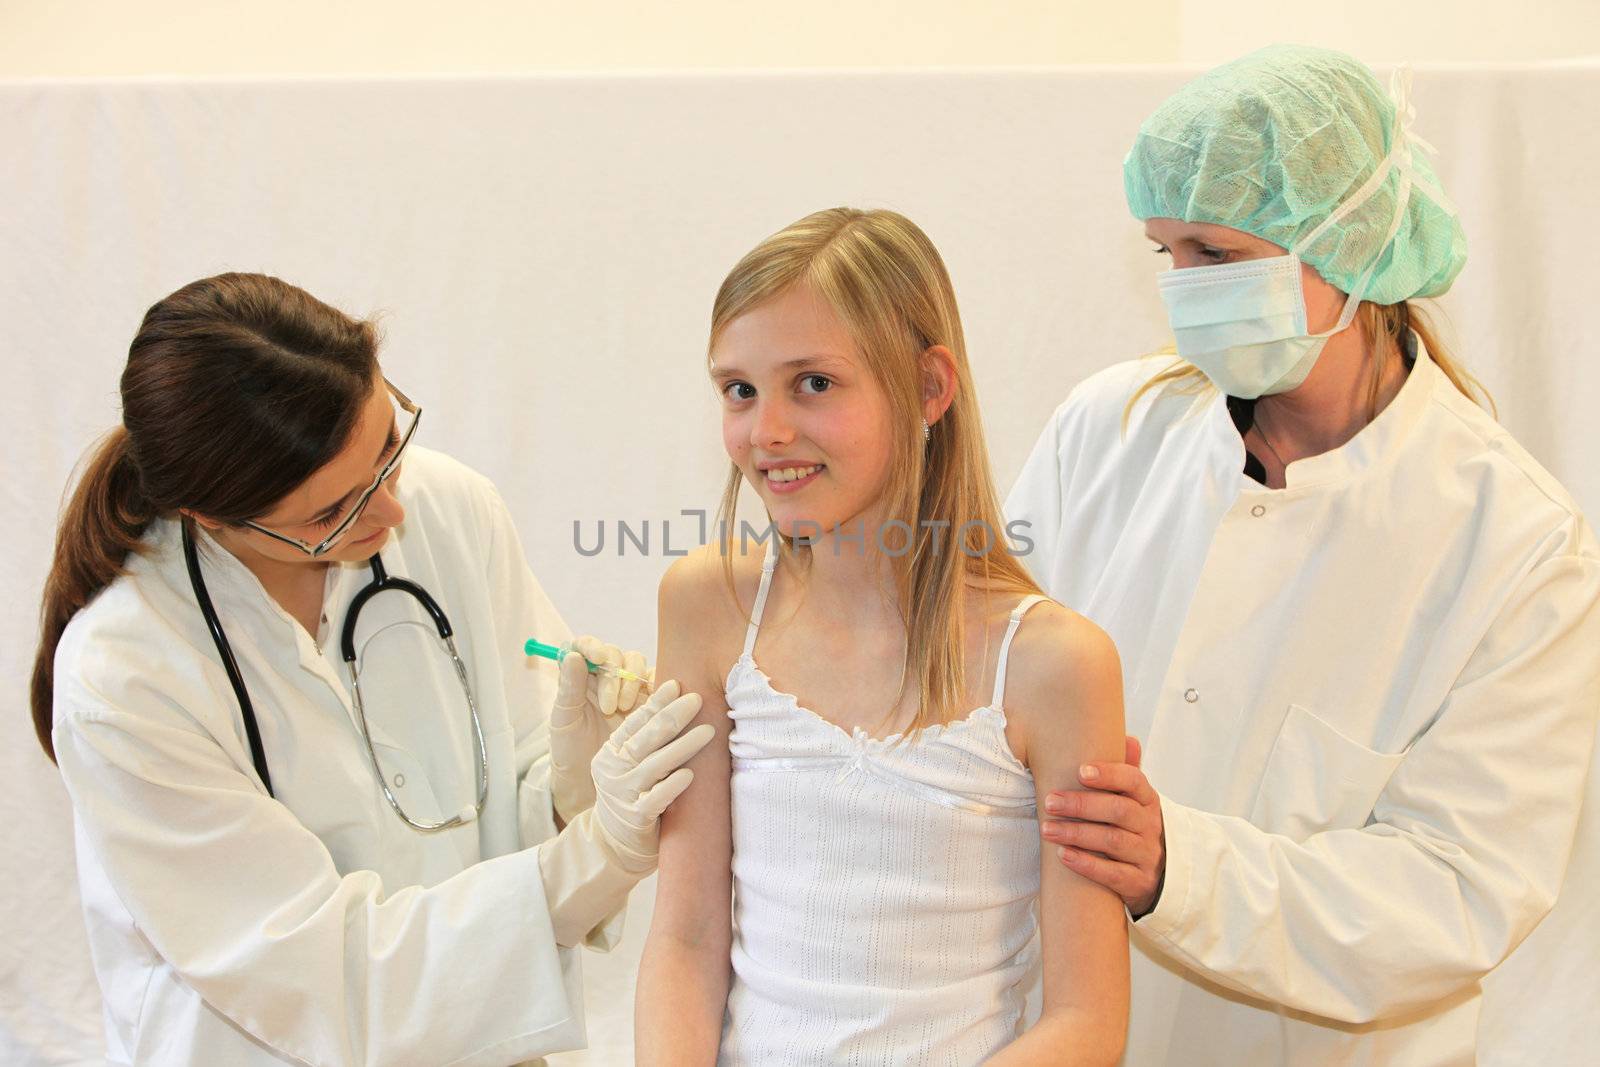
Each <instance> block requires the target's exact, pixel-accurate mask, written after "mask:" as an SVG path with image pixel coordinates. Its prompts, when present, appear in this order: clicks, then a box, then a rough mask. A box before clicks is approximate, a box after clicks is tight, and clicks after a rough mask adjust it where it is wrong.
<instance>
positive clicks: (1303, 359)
mask: <svg viewBox="0 0 1600 1067" xmlns="http://www.w3.org/2000/svg"><path fill="white" fill-rule="evenodd" d="M1390 91H1391V93H1392V94H1393V96H1394V98H1395V111H1396V115H1397V116H1399V117H1400V120H1399V121H1397V125H1396V128H1395V135H1394V143H1393V144H1392V145H1391V147H1390V150H1389V153H1388V155H1387V156H1385V157H1384V159H1383V160H1382V161H1381V162H1380V163H1379V164H1378V166H1377V168H1376V169H1375V170H1374V171H1373V172H1372V174H1371V175H1370V176H1369V177H1368V178H1367V180H1366V182H1365V183H1364V184H1363V185H1362V186H1361V187H1360V188H1358V189H1357V190H1356V191H1355V192H1354V193H1352V194H1350V196H1349V197H1348V198H1346V199H1345V201H1344V202H1343V203H1341V204H1340V205H1339V206H1338V207H1337V208H1335V209H1334V210H1333V212H1332V213H1330V214H1329V215H1328V217H1327V218H1325V219H1323V220H1322V223H1321V224H1320V225H1318V226H1317V227H1315V228H1314V229H1313V230H1312V231H1311V232H1310V233H1308V234H1306V235H1305V236H1304V237H1303V238H1301V239H1300V240H1299V241H1297V242H1295V244H1294V246H1293V247H1292V248H1290V249H1289V251H1288V253H1287V254H1286V255H1282V256H1271V257H1269V258H1266V259H1251V260H1246V261H1244V262H1242V263H1222V264H1218V265H1217V266H1214V267H1186V268H1184V269H1181V270H1169V271H1164V272H1162V274H1161V275H1160V276H1159V278H1158V285H1159V286H1160V289H1161V299H1162V301H1163V302H1164V303H1165V304H1166V305H1167V316H1168V318H1170V319H1171V321H1172V333H1173V337H1174V339H1175V340H1176V341H1177V343H1178V355H1180V356H1182V357H1183V358H1184V359H1186V360H1188V361H1189V362H1190V363H1192V364H1194V365H1195V366H1196V367H1198V368H1199V369H1200V370H1201V371H1203V372H1204V373H1205V376H1206V377H1207V378H1210V379H1211V381H1212V382H1213V383H1214V384H1215V385H1216V386H1217V388H1218V389H1221V390H1222V391H1223V392H1225V393H1227V394H1228V395H1229V396H1237V397H1241V398H1244V399H1247V400H1253V399H1255V398H1256V397H1260V396H1270V395H1271V394H1273V393H1286V392H1288V391H1289V390H1291V389H1294V388H1296V387H1297V386H1299V385H1300V383H1301V382H1304V381H1305V380H1306V376H1307V375H1308V374H1310V373H1311V368H1312V367H1313V366H1314V365H1315V364H1316V362H1317V357H1318V356H1319V355H1321V354H1322V349H1323V346H1324V345H1326V344H1327V343H1328V338H1330V337H1332V336H1333V335H1334V334H1337V333H1339V332H1340V331H1341V330H1344V329H1346V328H1348V327H1349V325H1350V324H1351V323H1352V322H1353V321H1355V317H1356V312H1357V311H1358V310H1359V309H1360V307H1361V298H1362V296H1363V294H1365V293H1366V291H1367V286H1368V284H1369V283H1370V282H1371V280H1372V275H1373V272H1374V271H1375V270H1377V267H1378V263H1379V261H1381V260H1382V259H1383V254H1384V252H1385V251H1387V250H1388V248H1389V245H1390V242H1392V241H1393V240H1394V237H1395V234H1396V233H1398V232H1399V230H1400V224H1401V222H1402V221H1404V219H1405V217H1406V208H1407V205H1408V204H1409V203H1410V201H1411V193H1412V188H1413V186H1414V185H1418V186H1419V187H1420V188H1421V189H1422V190H1423V192H1424V193H1426V194H1427V195H1428V196H1429V197H1430V198H1431V199H1433V200H1434V201H1436V202H1437V203H1438V204H1439V205H1440V207H1441V208H1442V209H1443V210H1444V211H1445V212H1446V213H1448V214H1451V215H1454V214H1455V207H1454V205H1452V204H1451V203H1450V202H1449V201H1448V200H1446V199H1445V197H1444V194H1443V193H1442V192H1440V191H1439V190H1438V187H1437V185H1436V184H1434V183H1433V182H1432V181H1431V180H1429V179H1426V178H1425V176H1422V175H1420V174H1419V173H1418V172H1417V171H1416V168H1415V166H1414V165H1413V162H1412V147H1413V146H1414V145H1415V146H1420V147H1422V148H1424V149H1427V150H1429V151H1431V150H1432V146H1431V145H1429V144H1428V143H1427V142H1426V141H1423V140H1422V139H1421V138H1419V137H1417V136H1416V135H1415V134H1413V133H1411V132H1410V120H1411V117H1412V111H1411V104H1410V75H1409V72H1396V78H1395V79H1394V80H1393V81H1392V83H1391V87H1390ZM1394 170H1398V171H1399V172H1400V181H1399V186H1398V189H1397V190H1396V193H1395V207H1394V216H1393V219H1392V221H1391V222H1390V224H1389V230H1388V232H1387V233H1386V234H1384V237H1383V240H1382V241H1380V242H1378V244H1377V246H1376V248H1377V251H1376V252H1375V253H1374V255H1373V258H1372V262H1371V263H1370V264H1368V266H1367V269H1366V270H1365V271H1363V272H1362V274H1361V275H1360V277H1358V278H1357V279H1356V281H1355V284H1354V285H1352V286H1351V287H1350V294H1349V295H1348V296H1346V297H1345V302H1344V310H1343V311H1341V312H1340V314H1339V321H1338V322H1337V323H1336V324H1335V325H1334V327H1333V328H1332V329H1331V330H1324V331H1323V332H1322V333H1315V334H1308V333H1306V300H1305V293H1304V292H1303V291H1302V288H1301V284H1300V279H1301V271H1300V262H1301V261H1300V253H1301V252H1303V251H1304V250H1305V249H1307V248H1310V247H1311V245H1312V243H1313V242H1314V241H1316V240H1317V238H1319V237H1321V236H1322V234H1323V233H1324V232H1325V231H1327V230H1329V229H1331V228H1332V227H1335V226H1337V225H1338V224H1339V223H1340V222H1341V221H1342V220H1343V219H1344V218H1345V216H1347V215H1349V214H1350V213H1351V212H1352V211H1354V210H1355V209H1356V208H1358V207H1360V206H1361V205H1362V204H1364V203H1365V202H1366V201H1367V200H1369V199H1371V198H1372V197H1373V196H1374V195H1375V194H1376V193H1377V192H1378V191H1379V190H1380V189H1381V188H1382V187H1383V185H1384V183H1385V182H1386V181H1387V179H1388V176H1389V174H1390V172H1391V171H1394Z"/></svg>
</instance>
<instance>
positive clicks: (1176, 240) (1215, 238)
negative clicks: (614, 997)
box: [1144, 218, 1344, 333]
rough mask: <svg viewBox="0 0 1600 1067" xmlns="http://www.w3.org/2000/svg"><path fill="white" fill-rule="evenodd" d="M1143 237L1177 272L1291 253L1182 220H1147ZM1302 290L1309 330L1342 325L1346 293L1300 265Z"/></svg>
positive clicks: (1250, 236)
mask: <svg viewBox="0 0 1600 1067" xmlns="http://www.w3.org/2000/svg"><path fill="white" fill-rule="evenodd" d="M1144 234H1145V236H1146V237H1148V238H1149V239H1150V240H1151V241H1154V242H1155V245H1156V247H1155V251H1156V252H1158V253H1161V254H1165V255H1170V256H1171V257H1172V266H1173V267H1174V268H1175V269H1177V270H1185V269H1187V268H1189V267H1213V266H1216V265H1217V264H1218V263H1244V262H1246V261H1248V260H1252V259H1266V258H1268V257H1271V256H1281V255H1286V254H1287V253H1288V249H1286V248H1283V247H1281V246H1279V245H1275V244H1273V243H1272V242H1271V241H1268V240H1266V239H1264V238H1261V237H1257V236H1256V235H1255V234H1253V233H1245V232H1244V231H1243V230H1236V229H1234V228H1233V227H1231V226H1219V225H1217V224H1215V223H1210V222H1183V221H1181V220H1179V219H1163V218H1153V219H1146V220H1145V224H1144ZM1300 289H1301V292H1303V293H1304V294H1305V298H1306V329H1307V331H1308V332H1310V333H1321V332H1322V331H1323V330H1327V329H1331V328H1332V327H1333V326H1334V324H1335V323H1337V322H1338V321H1339V313H1340V312H1341V311H1343V310H1344V293H1342V292H1340V291H1339V290H1338V289H1336V288H1334V287H1333V286H1332V285H1330V284H1328V282H1327V281H1325V280H1324V279H1323V277H1322V275H1320V274H1318V273H1317V272H1316V269H1315V268H1313V267H1312V266H1311V265H1310V264H1309V263H1304V262H1302V263H1301V264H1300Z"/></svg>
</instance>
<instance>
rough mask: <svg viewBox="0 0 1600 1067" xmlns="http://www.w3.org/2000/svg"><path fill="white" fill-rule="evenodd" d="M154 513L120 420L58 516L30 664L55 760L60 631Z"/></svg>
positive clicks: (38, 729)
mask: <svg viewBox="0 0 1600 1067" xmlns="http://www.w3.org/2000/svg"><path fill="white" fill-rule="evenodd" d="M151 518H152V516H151V514H150V505H149V502H148V501H147V500H146V499H145V497H144V490H143V488H142V487H141V486H140V485H139V473H138V471H136V470H134V469H133V464H132V463H131V462H130V460H129V457H128V431H127V430H125V429H124V428H122V427H121V426H118V427H117V428H116V429H115V430H112V431H111V432H110V433H109V434H107V435H106V437H105V439H104V440H102V441H101V442H100V446H99V448H97V449H96V450H95V452H94V455H93V456H92V457H91V458H90V460H89V465H88V468H87V469H86V470H85V471H84V474H83V478H82V480H80V481H79V482H78V487H77V488H76V489H75V490H74V491H73V493H72V499H71V500H70V501H69V502H68V503H67V507H66V510H65V511H64V512H63V513H62V515H61V527H60V529H59V530H58V531H57V533H56V553H55V562H54V563H53V564H51V567H50V576H49V577H48V578H46V579H45V583H44V606H43V609H42V611H41V612H40V615H41V619H40V626H39V629H40V637H39V655H38V658H36V659H35V660H34V662H33V688H32V697H33V729H34V733H36V734H38V736H39V744H41V745H43V746H44V750H45V752H47V753H49V754H50V757H51V758H52V759H54V758H55V749H54V747H53V746H52V745H51V744H50V717H51V715H50V697H51V694H52V693H53V692H54V689H55V650H56V645H57V644H58V643H59V642H60V640H61V632H62V631H63V630H65V629H66V628H67V623H68V622H70V621H71V620H72V616H74V615H76V614H77V613H78V609H79V608H81V607H83V606H84V605H85V604H87V603H88V602H89V599H90V598H91V597H93V596H94V595H95V593H97V592H99V591H100V590H101V589H103V588H105V587H106V586H107V585H109V584H110V582H111V579H113V578H115V577H116V576H117V575H119V574H121V573H122V565H123V563H124V561H126V560H127V558H128V553H129V552H131V551H133V550H134V549H135V548H136V547H137V546H138V544H139V538H140V537H141V536H142V535H143V534H144V530H145V527H146V526H148V525H150V519H151ZM47 651H48V653H49V654H48V655H47V654H46V652H47Z"/></svg>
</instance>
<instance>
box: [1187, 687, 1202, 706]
mask: <svg viewBox="0 0 1600 1067" xmlns="http://www.w3.org/2000/svg"><path fill="white" fill-rule="evenodd" d="M1183 699H1185V700H1187V701H1188V702H1189V703H1191V704H1193V703H1195V702H1196V701H1198V700H1199V699H1200V692H1199V690H1197V689H1185V690H1184V691H1183Z"/></svg>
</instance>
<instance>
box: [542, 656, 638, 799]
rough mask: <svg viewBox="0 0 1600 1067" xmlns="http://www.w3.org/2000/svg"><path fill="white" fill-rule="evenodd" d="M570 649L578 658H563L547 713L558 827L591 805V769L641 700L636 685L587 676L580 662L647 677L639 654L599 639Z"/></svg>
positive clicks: (592, 782)
mask: <svg viewBox="0 0 1600 1067" xmlns="http://www.w3.org/2000/svg"><path fill="white" fill-rule="evenodd" d="M572 647H573V649H574V650H575V651H577V652H578V653H579V654H578V655H567V656H563V657H562V659H561V667H560V670H561V675H560V680H559V681H558V682H557V684H556V700H555V704H554V706H553V707H551V709H550V792H551V795H552V796H553V797H554V798H555V804H556V814H557V815H559V816H560V817H561V820H562V822H571V821H572V820H573V819H575V818H576V817H577V816H578V813H579V812H581V811H584V810H586V809H587V808H588V807H589V806H590V805H592V804H593V803H594V780H593V779H592V778H590V776H589V764H590V763H591V762H592V761H593V760H594V757H595V754H596V753H598V752H599V751H600V747H601V746H602V745H604V744H605V743H606V738H608V737H610V736H611V732H612V731H613V730H615V729H616V728H617V727H618V726H619V725H620V724H621V723H622V719H623V716H625V715H627V713H628V712H630V711H632V710H633V709H634V707H635V706H637V705H638V704H639V702H640V699H641V697H642V696H643V695H644V694H643V693H641V692H640V686H639V683H638V682H623V681H621V680H619V679H617V678H615V677H611V676H608V675H603V674H590V673H589V669H588V667H587V666H586V665H585V664H584V662H583V661H584V660H585V659H588V660H589V661H590V662H592V663H609V664H611V665H612V666H614V667H622V668H624V669H626V670H629V671H632V672H633V673H635V674H645V673H646V669H645V659H644V655H643V654H642V653H639V652H623V651H622V650H621V649H619V648H618V647H617V646H616V645H608V644H606V643H605V642H604V641H601V640H600V639H599V638H597V637H579V638H576V639H575V640H574V641H573V642H572Z"/></svg>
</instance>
